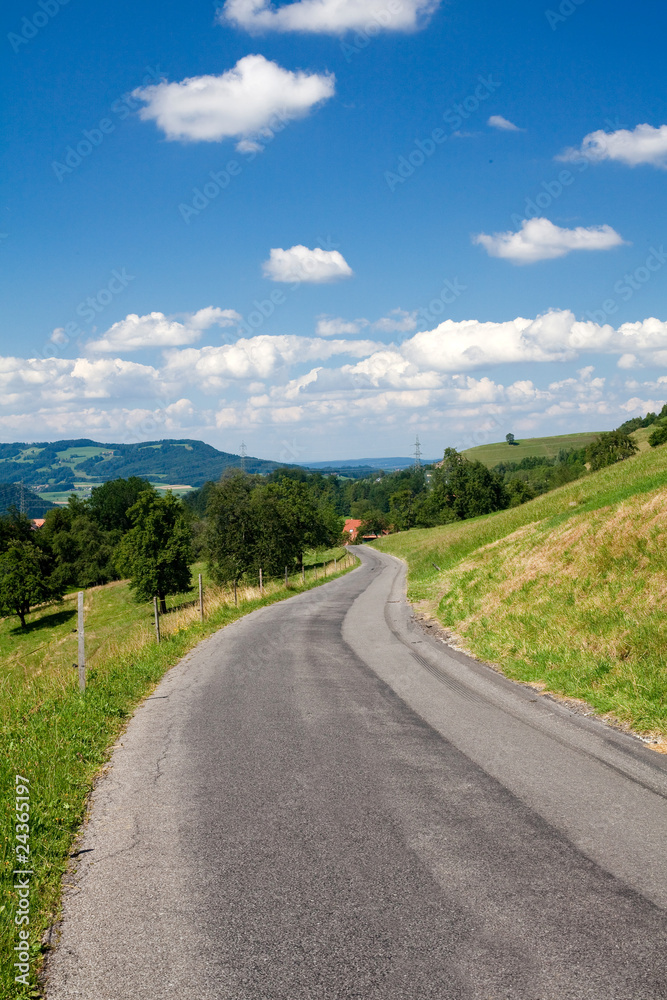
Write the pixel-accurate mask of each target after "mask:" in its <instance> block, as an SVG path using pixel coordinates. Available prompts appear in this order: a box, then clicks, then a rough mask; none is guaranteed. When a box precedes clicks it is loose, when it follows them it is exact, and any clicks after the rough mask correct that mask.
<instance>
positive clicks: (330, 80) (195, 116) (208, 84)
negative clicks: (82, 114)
mask: <svg viewBox="0 0 667 1000" xmlns="http://www.w3.org/2000/svg"><path fill="white" fill-rule="evenodd" d="M334 91H335V77H334V76H333V75H332V74H330V73H327V74H324V75H321V74H317V73H310V74H309V73H304V72H301V71H299V72H291V71H290V70H286V69H283V68H282V67H281V66H278V65H277V64H276V63H274V62H269V61H268V60H267V59H265V58H264V56H261V55H249V56H244V57H243V58H242V59H239V61H238V62H237V64H236V66H235V67H234V68H233V69H230V70H227V72H226V73H223V74H222V75H221V76H193V77H189V78H187V79H185V80H182V81H181V82H180V83H168V82H167V81H164V82H162V83H158V84H155V85H153V86H150V87H140V88H139V89H138V90H135V91H134V92H133V96H134V97H137V98H138V99H139V100H141V101H144V102H145V103H146V107H145V108H142V109H141V111H140V112H139V114H140V117H141V118H142V119H143V120H144V121H149V120H150V121H155V122H156V123H157V125H158V126H159V128H161V129H162V131H163V132H164V133H165V135H166V137H167V139H182V140H185V141H189V142H220V141H221V140H222V139H229V138H236V139H239V140H240V142H239V144H238V146H237V148H238V149H239V150H240V151H241V152H244V151H248V150H249V149H252V150H257V149H261V148H262V147H261V141H260V140H261V137H262V135H264V136H265V137H266V136H267V135H268V134H269V133H270V134H271V135H273V132H279V131H282V129H283V128H284V127H285V124H286V122H288V121H291V120H292V119H294V118H301V117H303V116H305V115H307V114H308V113H309V112H310V111H311V110H312V109H313V108H314V107H316V106H317V105H318V104H320V103H321V102H322V101H325V100H327V99H328V98H330V97H332V96H333V94H334Z"/></svg>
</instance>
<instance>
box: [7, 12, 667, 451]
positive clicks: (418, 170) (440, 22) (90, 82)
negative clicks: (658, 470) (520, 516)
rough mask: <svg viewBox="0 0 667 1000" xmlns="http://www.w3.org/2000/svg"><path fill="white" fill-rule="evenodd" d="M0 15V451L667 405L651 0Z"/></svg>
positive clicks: (397, 431) (378, 447) (324, 434)
mask: <svg viewBox="0 0 667 1000" xmlns="http://www.w3.org/2000/svg"><path fill="white" fill-rule="evenodd" d="M2 17H3V33H2V39H3V41H2V44H4V46H5V56H4V59H3V60H2V73H3V76H4V81H3V82H4V89H5V95H6V99H5V102H4V110H3V112H2V132H3V136H4V140H5V141H4V145H3V171H2V177H3V181H2V192H1V200H0V210H1V212H2V215H1V218H0V233H1V234H2V235H1V236H0V254H2V273H3V286H4V288H3V291H4V297H3V301H4V309H3V316H2V329H1V331H0V355H1V356H0V386H1V387H2V390H1V395H0V439H2V440H8V441H11V440H17V439H19V440H44V439H57V438H64V437H79V436H89V437H93V438H96V439H99V440H104V441H135V440H144V439H146V440H147V439H155V438H157V437H196V438H201V439H203V440H206V441H208V442H210V443H211V444H214V445H216V446H218V447H220V448H223V449H225V450H229V451H238V449H239V446H240V443H241V441H242V440H244V441H245V443H246V445H247V447H248V451H249V452H250V453H254V454H257V455H261V456H263V457H267V458H280V459H282V460H285V461H308V460H309V459H310V460H316V459H328V458H342V457H355V456H362V455H363V456H365V455H377V456H381V455H394V454H409V453H410V451H411V447H412V443H413V441H414V438H415V435H416V434H417V433H418V434H419V436H420V438H421V440H422V444H423V450H424V453H425V454H427V455H428V456H435V455H439V454H440V453H441V452H442V450H443V448H444V447H446V446H449V445H454V446H458V447H465V446H467V445H470V444H472V443H475V442H480V443H481V442H483V441H488V440H500V439H502V438H503V437H504V435H505V433H507V432H508V431H510V430H511V431H513V432H514V433H515V434H516V435H517V437H526V436H534V435H538V434H556V433H561V432H568V431H577V430H588V429H605V428H611V427H613V426H616V425H617V424H618V423H620V422H621V421H622V420H624V419H627V417H628V416H631V415H634V414H635V413H639V412H642V413H643V412H646V410H647V409H652V408H655V407H657V406H661V405H662V404H663V403H664V402H665V400H666V399H667V375H666V374H665V362H667V308H666V306H665V284H666V279H667V267H666V266H665V265H666V264H667V254H666V253H665V251H666V249H667V248H666V247H665V245H664V244H667V234H666V233H665V231H664V229H665V223H664V220H665V218H667V212H666V209H667V197H666V194H665V181H666V179H667V173H666V168H667V124H666V123H667V95H666V92H665V86H664V83H663V82H662V79H661V74H660V72H659V67H660V66H661V65H662V63H663V61H664V44H663V39H664V28H665V20H666V15H665V13H664V8H663V6H662V5H660V4H658V3H657V2H655V3H653V2H645V3H640V4H639V5H635V7H634V8H633V12H632V14H631V15H629V14H628V8H627V5H621V4H620V3H617V2H616V0H611V2H607V3H606V4H604V5H603V4H602V2H601V0H580V2H579V3H577V2H576V0H560V2H559V3H554V4H553V5H552V6H549V5H548V4H545V3H535V2H529V0H515V2H513V3H512V4H511V6H510V9H509V10H508V5H505V4H497V3H491V2H490V0H484V2H482V0H466V2H463V0H450V2H441V3H438V2H437V0H356V2H353V0H301V2H295V3H289V4H275V5H274V6H272V7H271V6H269V4H268V3H267V2H262V0H228V2H227V4H226V5H224V4H223V3H218V4H215V5H214V4H211V3H200V4H185V3H182V2H176V0H167V2H162V3H160V4H159V5H158V4H157V3H154V2H152V0H146V2H144V3H142V4H130V3H128V2H125V0H117V2H116V3H114V4H113V5H109V4H100V5H92V4H89V5H85V4H83V2H82V0H69V2H67V3H65V4H62V2H60V0H41V2H40V0H35V2H32V0H30V2H27V0H26V2H23V0H22V2H9V3H7V4H5V5H4V9H3V14H2ZM648 26H651V27H650V30H649V28H648Z"/></svg>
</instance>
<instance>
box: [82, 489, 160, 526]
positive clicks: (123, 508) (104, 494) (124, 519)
mask: <svg viewBox="0 0 667 1000" xmlns="http://www.w3.org/2000/svg"><path fill="white" fill-rule="evenodd" d="M146 492H151V493H153V495H154V496H157V494H156V492H155V489H154V488H153V487H152V486H151V484H150V483H149V482H148V480H147V479H141V478H140V477H139V476H130V478H129V479H110V480H109V482H108V483H103V484H102V485H101V486H96V487H95V488H94V490H93V491H92V493H91V494H90V499H89V500H88V501H87V507H88V510H89V511H90V514H91V516H92V518H93V520H94V521H95V522H96V523H97V524H98V525H99V527H100V528H102V530H103V531H114V530H116V531H120V532H122V534H125V532H126V531H129V530H130V528H131V527H132V518H131V517H130V513H129V512H130V508H131V507H133V506H134V504H136V502H137V500H138V499H139V497H140V495H141V494H142V493H146Z"/></svg>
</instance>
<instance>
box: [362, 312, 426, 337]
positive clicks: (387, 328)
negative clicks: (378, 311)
mask: <svg viewBox="0 0 667 1000" xmlns="http://www.w3.org/2000/svg"><path fill="white" fill-rule="evenodd" d="M371 326H372V327H373V329H374V330H381V331H382V332H383V333H409V332H410V330H414V329H415V327H416V326H417V312H416V310H415V311H413V312H407V311H406V310H405V309H392V310H391V312H390V313H389V315H388V316H383V317H382V318H381V319H378V320H376V321H375V322H374V323H372V324H371Z"/></svg>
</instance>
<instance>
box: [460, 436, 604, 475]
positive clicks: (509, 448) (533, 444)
mask: <svg viewBox="0 0 667 1000" xmlns="http://www.w3.org/2000/svg"><path fill="white" fill-rule="evenodd" d="M599 433H601V432H600V431H586V432H585V433H583V434H558V435H556V436H555V437H541V438H521V439H519V443H518V444H508V443H507V441H499V442H497V443H496V444H481V445H478V446H477V447H476V448H468V449H467V451H464V452H463V454H464V455H465V456H466V458H468V459H470V461H471V462H472V461H476V462H481V463H482V464H483V465H486V466H487V467H488V468H489V469H492V468H493V467H494V466H495V465H498V464H499V463H500V462H520V461H521V459H522V458H532V457H533V456H534V455H545V456H546V457H547V458H555V457H556V455H557V454H558V452H559V451H560V450H561V448H585V447H586V445H588V444H590V443H591V441H594V440H595V439H596V437H597V436H598V434H599Z"/></svg>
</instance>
